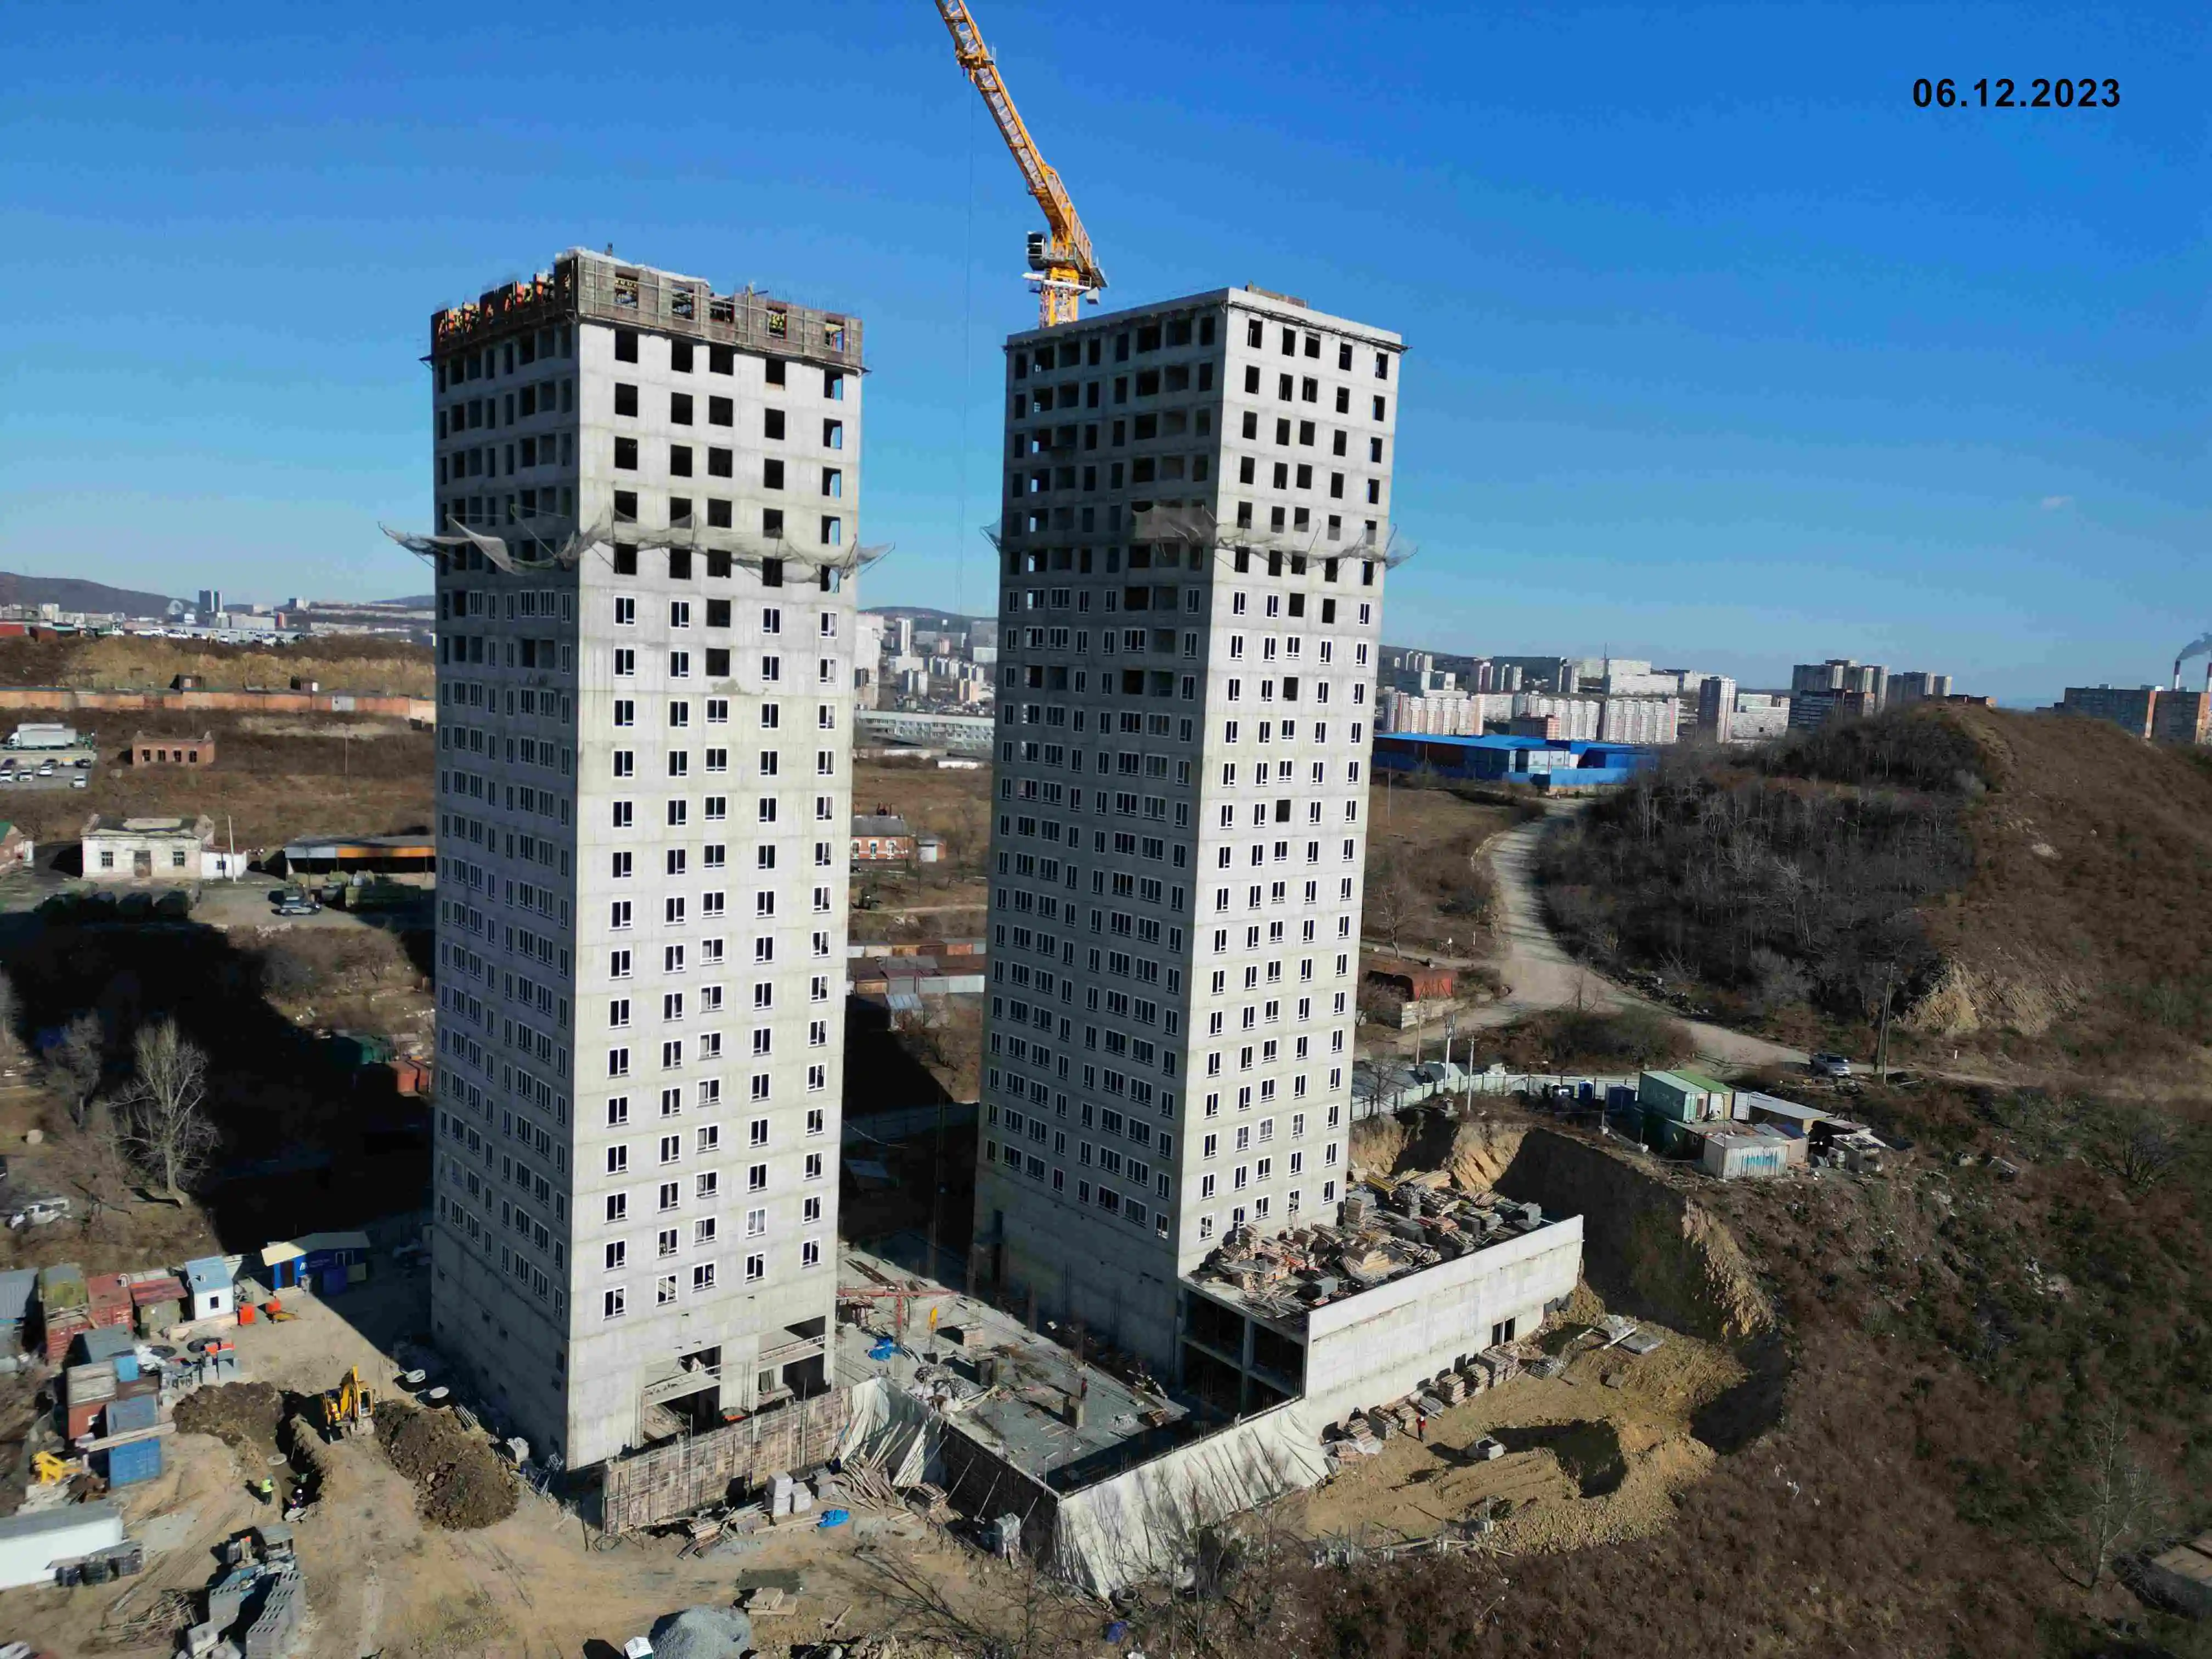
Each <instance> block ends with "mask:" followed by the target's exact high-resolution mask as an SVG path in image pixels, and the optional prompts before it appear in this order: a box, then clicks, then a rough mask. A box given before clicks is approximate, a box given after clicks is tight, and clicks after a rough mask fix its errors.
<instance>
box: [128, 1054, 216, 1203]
mask: <svg viewBox="0 0 2212 1659" xmlns="http://www.w3.org/2000/svg"><path fill="white" fill-rule="evenodd" d="M131 1054H132V1056H133V1058H134V1060H136V1062H137V1065H136V1070H135V1072H134V1073H133V1075H132V1077H131V1086H130V1087H129V1088H128V1089H127V1090H126V1091H125V1092H124V1095H123V1098H122V1106H123V1113H122V1116H121V1119H120V1125H119V1127H120V1129H121V1132H122V1136H123V1139H124V1143H125V1146H127V1147H128V1148H129V1150H130V1152H131V1155H132V1160H133V1162H135V1163H136V1164H137V1165H138V1166H139V1168H140V1169H141V1170H143V1171H144V1172H145V1174H146V1176H147V1178H148V1179H149V1181H158V1182H160V1183H161V1190H162V1191H163V1192H164V1193H165V1194H167V1197H168V1198H169V1200H171V1201H172V1202H173V1203H182V1202H183V1201H184V1196H185V1194H184V1183H185V1182H187V1181H190V1180H191V1178H192V1177H193V1176H196V1175H197V1174H198V1173H199V1172H200V1170H202V1169H204V1167H205V1166H206V1164H207V1158H208V1154H209V1153H210V1152H212V1151H213V1150H214V1148H215V1143H216V1131H215V1126H214V1125H213V1124H211V1123H210V1122H209V1121H207V1116H206V1115H205V1113H204V1111H203V1110H202V1108H203V1106H204V1104H205V1103H206V1100H207V1055H206V1054H204V1053H203V1052H202V1051H201V1050H200V1049H199V1048H196V1047H194V1046H193V1045H192V1044H191V1042H188V1041H186V1040H185V1036H184V1034H183V1033H182V1032H180V1031H179V1030H177V1023H176V1021H174V1020H173V1019H165V1020H163V1021H162V1022H161V1024H158V1025H150V1026H148V1027H146V1028H145V1029H143V1030H141V1031H140V1032H139V1033H138V1036H137V1039H136V1040H135V1041H134V1042H132V1044H131Z"/></svg>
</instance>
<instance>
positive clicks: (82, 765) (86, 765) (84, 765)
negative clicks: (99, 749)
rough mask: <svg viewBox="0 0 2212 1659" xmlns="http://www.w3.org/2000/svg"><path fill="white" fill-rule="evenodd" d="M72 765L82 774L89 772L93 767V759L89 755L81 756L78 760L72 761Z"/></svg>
mask: <svg viewBox="0 0 2212 1659" xmlns="http://www.w3.org/2000/svg"><path fill="white" fill-rule="evenodd" d="M70 764H71V765H73V766H75V767H76V769H77V770H78V771H80V772H82V771H86V770H88V769H90V768H91V765H92V757H91V756H89V755H80V756H78V757H76V760H74V761H72V762H71V763H70Z"/></svg>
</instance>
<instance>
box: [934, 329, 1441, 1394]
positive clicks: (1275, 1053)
mask: <svg viewBox="0 0 2212 1659" xmlns="http://www.w3.org/2000/svg"><path fill="white" fill-rule="evenodd" d="M1402 349H1403V347H1402V343H1401V340H1400V339H1399V337H1397V336H1396V335H1395V334H1391V333H1389V332H1386V331H1381V330H1377V329H1374V328H1370V327H1369V326H1367V325H1364V324H1359V323H1355V322H1352V321H1349V320H1346V319H1342V318H1337V317H1331V316H1328V315H1325V314H1323V313H1319V312H1316V311H1314V310H1312V309H1310V308H1309V307H1306V306H1304V304H1302V303H1300V302H1299V301H1294V300H1290V299H1286V298H1284V297H1281V296H1279V295H1269V294H1267V293H1264V292H1262V291H1260V290H1257V289H1227V290H1219V291H1216V292H1213V293H1210V294H1203V295H1194V296H1191V297H1190V298H1188V299H1184V300H1179V301H1172V302H1170V303H1168V304H1164V305H1160V306H1154V307H1146V308H1143V309H1141V310H1135V311H1128V312H1121V313H1114V314H1112V315H1109V316H1106V317H1103V318H1099V319H1093V320H1091V321H1087V322H1085V323H1083V324H1082V325H1077V326H1071V327H1066V328H1060V329H1055V330H1053V331H1049V332H1045V331H1030V332H1028V333H1024V334H1018V335H1015V336H1013V337H1011V338H1010V339H1009V340H1008V341H1007V343H1006V382H1005V391H1006V398H1007V405H1006V406H1007V410H1008V415H1007V422H1006V436H1007V447H1006V455H1007V460H1006V473H1005V479H1004V484H1005V494H1004V499H1003V506H1004V516H1003V520H1002V524H1001V531H1000V554H1001V556H1000V570H1001V578H1000V579H1001V582H1002V589H1001V595H1000V624H1001V626H1000V678H999V694H998V714H999V728H998V744H997V751H996V768H995V774H994V791H993V793H994V798H995V803H996V809H997V810H996V814H995V817H994V824H993V837H992V842H991V852H990V858H991V875H992V882H993V893H992V905H993V911H992V937H991V945H990V953H991V975H992V983H991V998H990V1002H989V1005H988V1006H987V1014H986V1051H985V1055H984V1089H983V1102H984V1119H985V1121H984V1123H983V1126H982V1131H981V1138H980V1146H979V1152H980V1155H981V1168H980V1170H979V1175H978V1181H977V1188H976V1220H977V1228H976V1239H977V1243H976V1261H975V1267H976V1268H977V1271H978V1273H979V1274H980V1276H981V1279H983V1280H985V1281H987V1282H991V1283H995V1284H996V1285H1000V1287H1001V1288H1002V1289H1003V1290H1004V1291H1006V1292H1007V1293H1009V1294H1012V1295H1015V1296H1017V1297H1030V1298H1033V1299H1034V1301H1035V1302H1036V1305H1037V1307H1038V1309H1039V1310H1040V1311H1041V1312H1042V1313H1046V1314H1048V1315H1050V1316H1056V1317H1059V1318H1061V1319H1073V1320H1078V1321H1080V1322H1083V1323H1084V1324H1085V1325H1086V1326H1088V1327H1089V1328H1091V1329H1093V1330H1095V1331H1097V1332H1098V1333H1099V1334H1102V1335H1104V1336H1107V1337H1108V1338H1109V1339H1110V1340H1113V1341H1115V1342H1116V1343H1119V1344H1121V1345H1122V1346H1125V1347H1127V1348H1129V1349H1131V1350H1133V1352H1138V1353H1139V1354H1142V1355H1144V1356H1146V1358H1148V1359H1149V1360H1151V1361H1152V1363H1153V1364H1158V1365H1159V1366H1162V1367H1164V1368H1170V1370H1171V1368H1172V1367H1173V1366H1174V1365H1175V1364H1176V1361H1177V1358H1178V1347H1177V1344H1176V1319H1177V1310H1178V1292H1177V1286H1178V1282H1179V1280H1180V1279H1181V1278H1182V1275H1183V1274H1184V1273H1187V1272H1188V1271H1189V1270H1190V1269H1191V1268H1192V1267H1195V1266H1196V1265H1197V1263H1198V1262H1199V1261H1200V1260H1202V1259H1203V1257H1204V1256H1205V1255H1206V1252H1207V1251H1209V1250H1210V1249H1212V1248H1213V1247H1214V1246H1215V1245H1216V1244H1217V1243H1218V1242H1219V1240H1220V1239H1221V1237H1223V1236H1224V1235H1225V1233H1226V1232H1227V1231H1228V1230H1229V1229H1230V1228H1231V1227H1232V1226H1234V1225H1237V1224H1239V1223H1240V1222H1241V1223H1244V1224H1248V1225H1252V1226H1254V1227H1255V1228H1256V1229H1258V1230H1260V1231H1262V1232H1273V1231H1278V1230H1279V1229H1281V1228H1283V1227H1285V1226H1289V1225H1296V1224H1297V1222H1298V1220H1299V1219H1300V1218H1301V1217H1302V1216H1304V1215H1309V1214H1311V1213H1313V1212H1317V1211H1322V1210H1323V1209H1325V1208H1327V1207H1328V1206H1333V1205H1334V1203H1335V1201H1336V1200H1337V1199H1338V1198H1339V1196H1340V1194H1341V1190H1342V1183H1343V1180H1344V1173H1345V1145H1346V1129H1347V1127H1348V1125H1347V1122H1346V1109H1347V1105H1348V1101H1349V1091H1350V1083H1351V1064H1352V1012H1353V1011H1352V992H1353V981H1354V956H1355V953H1356V951H1357V948H1358V933H1359V903H1360V889H1361V877H1362V872H1363V871H1364V864H1365V839H1366V837H1365V825H1364V822H1363V810H1364V805H1363V804H1364V799H1365V794H1366V782H1367V780H1366V776H1365V756H1366V749H1367V743H1368V738H1369V737H1370V730H1369V727H1370V721H1371V719H1372V714H1373V689H1374V685H1375V683H1376V653H1377V650H1378V648H1379V647H1378V639H1379V631H1380V628H1381V623H1382V606H1383V586H1384V576H1385V568H1386V561H1385V558H1384V553H1385V550H1386V549H1387V547H1388V545H1389V523H1390V517H1389V515H1390V483H1391V466H1392V460H1393V456H1394V449H1395V437H1396V411H1397V408H1398V396H1399V392H1400V386H1399V370H1400V366H1401V352H1402Z"/></svg>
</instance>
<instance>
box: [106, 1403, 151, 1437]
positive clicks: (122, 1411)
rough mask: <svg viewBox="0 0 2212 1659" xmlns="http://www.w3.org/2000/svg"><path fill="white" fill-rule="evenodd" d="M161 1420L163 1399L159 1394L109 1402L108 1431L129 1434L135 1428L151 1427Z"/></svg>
mask: <svg viewBox="0 0 2212 1659" xmlns="http://www.w3.org/2000/svg"><path fill="white" fill-rule="evenodd" d="M160 1421H161V1397H160V1396H159V1395H150V1394H142V1395H138V1396H137V1398H136V1399H132V1400H111V1401H108V1404H107V1431H108V1433H110V1434H128V1433H130V1432H131V1430H133V1429H150V1428H152V1427H153V1426H154V1425H155V1424H156V1423H158V1422H160Z"/></svg>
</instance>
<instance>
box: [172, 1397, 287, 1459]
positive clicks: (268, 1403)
mask: <svg viewBox="0 0 2212 1659" xmlns="http://www.w3.org/2000/svg"><path fill="white" fill-rule="evenodd" d="M176 1415H177V1430H178V1432H179V1433H181V1434H211V1435H213V1436H214V1437H216V1439H218V1440H220V1441H222V1443H223V1444H225V1445H227V1446H228V1447H229V1448H230V1449H232V1450H233V1451H235V1452H237V1453H238V1454H239V1455H240V1456H241V1457H243V1458H244V1459H245V1460H246V1462H248V1463H249V1464H252V1465H253V1466H254V1467H253V1470H252V1473H253V1474H254V1475H255V1476H256V1477H257V1478H258V1476H259V1474H261V1473H263V1472H264V1466H265V1465H266V1464H267V1463H268V1462H270V1459H271V1458H273V1457H275V1456H276V1454H277V1446H276V1425H278V1424H279V1423H281V1422H283V1420H284V1396H283V1395H281V1394H279V1393H278V1392H277V1391H276V1388H275V1386H274V1385H272V1384H270V1383H223V1384H222V1385H221V1386H220V1387H217V1388H211V1389H195V1390H194V1391H193V1392H192V1393H191V1394H188V1395H185V1397H184V1398H183V1399H182V1400H181V1401H178V1403H177V1413H176Z"/></svg>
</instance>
